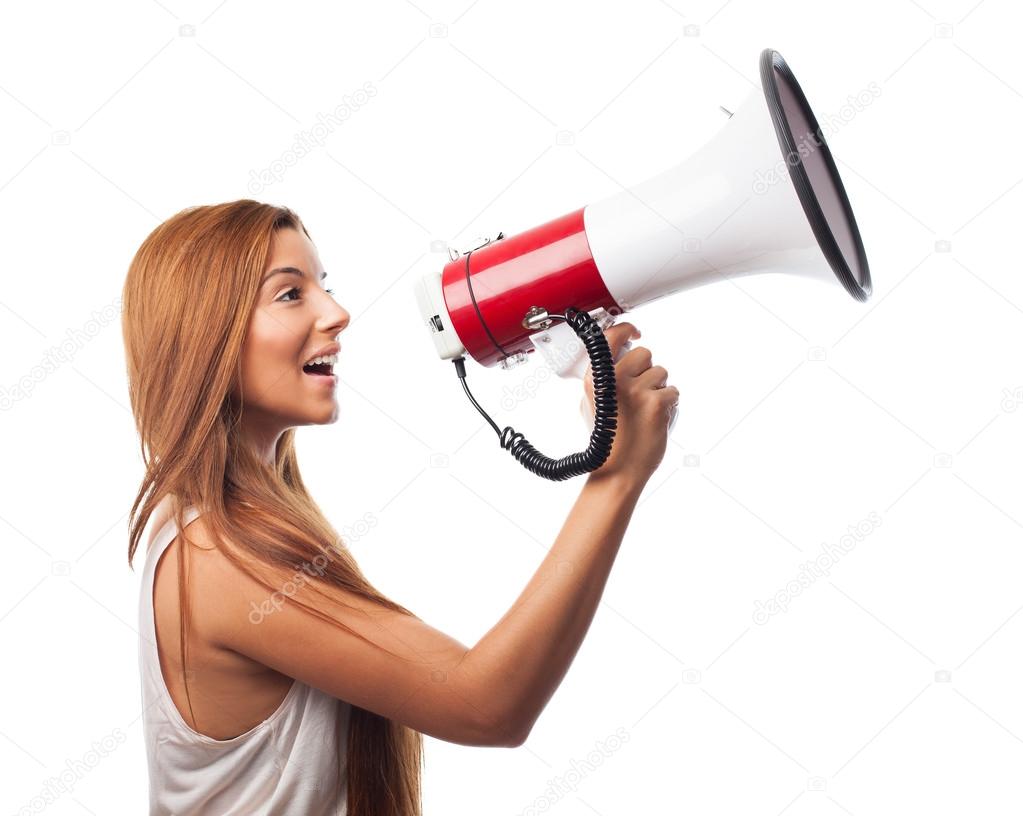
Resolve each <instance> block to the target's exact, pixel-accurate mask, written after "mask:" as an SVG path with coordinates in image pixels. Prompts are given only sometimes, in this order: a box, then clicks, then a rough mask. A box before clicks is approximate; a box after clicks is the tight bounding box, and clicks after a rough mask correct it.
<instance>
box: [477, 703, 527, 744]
mask: <svg viewBox="0 0 1023 816" xmlns="http://www.w3.org/2000/svg"><path fill="white" fill-rule="evenodd" d="M478 713H481V712H478ZM529 731H530V728H528V727H525V726H524V724H523V723H522V722H520V721H519V720H518V719H517V718H515V717H511V716H499V717H498V716H486V715H483V716H481V717H480V718H479V720H478V721H477V723H476V739H475V740H474V742H475V744H476V745H479V746H485V747H488V748H518V747H519V746H520V745H522V744H523V743H524V742H525V741H526V739H527V738H528V737H529Z"/></svg>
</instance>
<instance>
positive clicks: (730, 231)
mask: <svg viewBox="0 0 1023 816" xmlns="http://www.w3.org/2000/svg"><path fill="white" fill-rule="evenodd" d="M760 84H761V87H759V88H754V89H752V90H751V91H750V92H749V93H748V94H747V96H746V98H745V99H744V100H743V102H742V103H741V104H740V105H739V106H738V107H737V108H736V110H735V112H734V113H731V114H730V115H729V118H728V120H727V122H726V123H725V124H724V125H723V126H722V127H721V129H720V130H719V131H718V132H717V133H716V134H715V136H714V137H713V138H712V139H711V140H710V141H708V142H707V143H706V144H705V145H704V146H703V147H701V148H700V149H699V150H697V151H696V152H695V153H693V154H692V155H691V156H690V157H689V158H688V159H686V160H685V161H683V162H682V163H681V164H678V165H676V166H674V167H671V168H669V169H668V170H665V171H664V172H662V173H660V174H658V175H656V176H654V177H652V178H650V179H647V180H646V181H644V182H642V183H640V184H637V185H635V186H633V187H631V188H629V189H627V190H623V191H621V192H619V193H617V194H614V195H612V196H610V197H608V198H605V199H603V200H601V201H597V202H595V203H591V204H589V205H586V206H584V207H582V208H580V209H577V210H575V211H573V212H570V213H568V214H566V215H563V216H561V217H559V218H555V219H553V220H551V221H548V222H547V223H545V224H541V225H540V226H537V227H534V228H532V229H529V230H526V231H524V232H520V233H517V234H515V235H511V236H507V237H506V236H504V234H503V233H502V234H501V235H499V236H498V237H497V238H496V239H494V240H491V241H487V242H484V243H482V244H480V245H477V246H474V247H472V248H471V249H469V250H468V251H467V252H465V253H464V254H461V253H456V254H455V256H454V257H453V259H452V260H451V261H450V263H448V264H446V265H445V266H444V268H443V270H442V271H441V272H440V273H429V274H427V275H424V276H423V277H422V278H421V279H420V280H419V281H417V284H416V298H417V302H418V306H419V310H420V314H421V316H422V317H423V319H424V320H425V321H426V323H427V326H428V328H429V329H430V333H431V336H432V337H433V341H434V344H435V347H436V350H437V353H438V354H439V355H440V357H441V358H442V359H450V360H454V361H455V363H456V367H457V370H458V372H459V376H460V377H461V378H462V381H463V386H465V381H464V355H465V354H466V353H468V354H469V355H470V356H471V357H472V358H473V359H475V360H476V361H477V362H478V363H480V364H481V365H484V366H493V365H497V364H500V365H502V366H503V367H505V368H510V367H512V366H514V365H517V364H519V363H521V362H523V361H525V359H526V355H527V354H528V353H530V352H532V351H534V350H536V349H539V350H541V351H543V352H544V355H545V356H546V357H547V358H548V361H549V362H551V363H552V365H553V367H554V368H555V370H556V371H557V373H559V374H561V375H569V374H571V375H575V376H581V375H582V372H583V371H584V368H585V363H586V362H587V360H586V356H587V355H589V358H590V359H589V361H588V362H589V364H590V366H591V367H592V368H593V370H594V372H595V373H596V372H597V361H596V360H595V358H594V354H595V353H596V352H598V351H599V350H600V348H601V344H602V341H603V336H602V333H601V331H600V329H602V328H606V326H607V325H608V324H609V322H608V321H610V322H613V321H614V317H613V315H616V314H621V313H624V312H627V311H630V310H631V309H634V308H635V307H636V306H639V305H641V304H643V303H647V302H650V301H652V300H656V299H658V298H661V297H664V296H666V295H670V294H673V293H675V292H678V291H680V290H683V289H688V288H692V287H694V286H700V285H703V284H705V283H709V282H712V281H715V280H721V279H723V278H729V277H733V276H737V275H746V274H753V273H763V272H781V273H786V274H795V275H801V276H808V277H812V278H817V279H820V280H827V281H829V282H831V283H832V284H833V283H835V282H838V283H840V284H841V285H842V286H843V287H844V288H845V290H846V291H847V292H848V293H849V294H850V295H851V296H852V297H853V298H855V299H857V300H860V301H865V300H867V299H868V298H869V297H870V294H871V280H870V271H869V268H868V264H867V257H866V252H865V251H864V248H863V241H862V239H861V237H860V233H859V229H858V227H857V225H856V219H855V217H854V216H853V212H852V207H851V206H850V204H849V199H848V196H847V195H846V192H845V188H844V186H843V185H842V180H841V178H840V177H839V174H838V170H837V168H836V166H835V161H834V158H833V157H832V155H831V151H830V149H829V148H828V145H827V143H826V141H825V139H824V134H823V133H822V131H821V128H820V126H819V125H818V123H817V119H816V117H815V116H814V114H813V111H812V109H811V108H810V105H809V103H808V102H807V100H806V97H805V95H804V94H803V91H802V89H801V88H800V87H799V83H798V82H796V79H795V77H794V76H793V74H792V71H791V70H790V69H789V66H788V65H787V64H786V62H785V60H784V59H783V58H782V56H781V54H779V53H778V52H777V51H775V50H773V49H770V48H768V49H765V50H764V51H763V52H761V54H760ZM726 113H728V111H726ZM555 320H562V321H564V322H563V323H555V322H554V321H555ZM594 326H596V329H594ZM541 339H542V340H544V341H546V342H544V343H540V342H539V340H541ZM580 341H581V342H580ZM568 344H571V346H572V348H573V349H574V351H573V352H570V353H567V354H566V353H565V348H566V347H567V345H568ZM603 348H605V349H606V342H603ZM626 350H628V346H627V347H626V348H625V349H623V353H624V351H626ZM584 352H585V353H584ZM598 356H599V355H598ZM606 368H607V366H606V365H602V367H601V371H602V373H604V374H606ZM610 376H611V393H612V394H613V393H614V384H613V376H614V369H613V361H612V366H611V369H610ZM595 380H596V378H595ZM595 384H596V383H595ZM466 392H467V393H468V388H466ZM595 393H596V389H595ZM469 397H470V399H472V395H471V394H469ZM472 401H473V403H474V404H475V405H476V407H477V409H478V410H479V411H480V413H481V414H483V416H484V417H485V418H486V419H487V420H488V421H489V422H490V424H491V425H492V426H493V427H494V429H495V431H496V430H498V429H497V426H496V425H495V424H494V422H493V420H491V419H490V417H489V416H488V415H487V414H486V412H485V411H483V409H482V408H480V407H479V404H478V403H476V401H475V400H474V399H473V400H472ZM597 407H598V412H597V417H596V420H595V426H594V435H597V433H598V431H601V430H603V431H605V432H606V431H607V430H608V427H607V426H608V425H610V426H612V427H611V428H610V436H611V437H613V419H614V413H613V411H605V412H604V414H603V416H602V415H601V411H600V408H601V406H600V405H599V404H598V406H597ZM604 407H605V408H609V406H607V405H605V406H604ZM612 407H613V406H612ZM601 420H603V421H604V425H605V427H603V428H602V427H601ZM608 420H610V422H608ZM672 422H674V418H672ZM511 431H512V429H511V428H506V429H505V432H504V434H502V433H501V432H500V431H498V433H499V435H501V440H502V446H503V447H506V448H509V449H511V450H512V452H513V454H515V455H516V458H518V459H519V461H520V462H522V463H523V465H525V466H526V467H527V468H529V469H530V470H533V471H534V472H538V473H539V475H542V476H544V477H546V478H552V479H556V478H567V476H570V475H578V473H582V472H587V470H594V469H596V467H599V466H600V464H602V463H603V461H604V459H606V455H607V453H609V452H610V439H609V438H608V437H607V434H606V433H605V435H604V437H602V438H603V439H604V441H606V442H607V444H606V445H598V446H597V449H596V450H594V445H593V442H594V440H595V439H596V436H594V437H591V448H590V453H591V454H595V456H591V457H590V458H589V459H586V458H585V457H583V459H582V460H580V459H579V458H578V457H581V456H583V455H582V454H574V455H573V456H575V457H577V458H576V459H572V457H565V459H562V460H558V462H560V463H561V464H562V465H565V464H566V460H569V459H572V463H571V464H572V467H571V468H570V469H569V471H568V472H567V475H566V470H565V468H564V467H562V468H561V470H560V471H559V470H558V468H557V467H555V465H556V464H557V462H555V460H549V459H546V457H543V456H542V455H541V454H539V453H537V452H536V451H535V450H533V449H532V448H531V447H529V446H528V443H525V441H524V438H522V437H521V434H514V433H512V434H511V436H514V437H515V439H514V440H512V441H509V440H510V438H511V437H510V436H509V432H511ZM598 441H599V440H598ZM605 447H606V449H607V453H605V452H604V450H603V449H604V448H605ZM527 448H528V453H529V456H526V457H525V458H523V456H520V455H519V453H517V452H516V450H517V449H522V450H526V449H527ZM601 457H603V458H601ZM598 460H599V461H598ZM541 462H542V463H543V465H544V467H543V468H539V464H540V463H541ZM594 463H595V464H594ZM580 468H582V469H580ZM541 470H542V471H543V472H540V471H541ZM558 474H560V475H558Z"/></svg>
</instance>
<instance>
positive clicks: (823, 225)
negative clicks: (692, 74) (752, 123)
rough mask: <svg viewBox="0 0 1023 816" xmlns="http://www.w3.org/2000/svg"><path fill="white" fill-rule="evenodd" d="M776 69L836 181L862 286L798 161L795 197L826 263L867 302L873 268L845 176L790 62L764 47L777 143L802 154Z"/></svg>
mask: <svg viewBox="0 0 1023 816" xmlns="http://www.w3.org/2000/svg"><path fill="white" fill-rule="evenodd" d="M775 68H777V69H778V71H779V73H781V74H782V76H784V77H785V79H786V80H787V81H788V83H789V86H790V87H791V89H792V93H793V94H794V96H795V97H796V101H797V102H798V103H799V105H800V106H801V107H802V109H803V114H804V115H805V116H806V121H807V122H809V123H810V127H811V128H812V129H813V132H814V134H815V137H816V138H817V139H819V140H820V147H819V150H820V152H821V155H822V156H823V158H824V165H825V167H827V170H828V172H829V173H830V174H831V180H832V181H833V182H834V185H835V190H836V191H837V192H838V200H839V203H840V204H841V206H842V210H843V212H844V214H845V217H846V220H847V221H848V222H849V230H850V233H851V234H852V238H853V242H854V243H855V245H856V255H857V263H858V264H859V267H860V269H861V270H862V271H863V283H862V285H861V284H860V283H859V282H857V280H856V275H854V274H853V271H852V269H850V268H849V264H848V262H847V261H846V260H845V257H844V256H843V255H842V250H841V248H840V247H839V246H838V241H837V240H836V239H835V236H834V234H833V233H832V232H831V227H830V226H829V225H828V222H827V219H826V218H825V217H824V212H823V211H822V210H821V206H820V204H819V203H818V201H817V195H816V194H815V193H814V191H813V187H812V185H811V184H810V178H809V176H808V175H807V173H806V168H805V167H804V166H803V162H802V161H799V162H796V164H795V165H793V164H792V163H791V162H786V164H787V165H788V169H789V174H790V177H791V178H792V183H793V186H794V187H795V188H796V194H797V195H798V196H799V201H800V203H801V204H802V205H803V211H804V212H805V213H806V217H807V218H808V219H809V221H810V228H811V229H812V230H813V234H814V236H815V237H816V238H817V243H818V244H819V245H820V248H821V251H822V252H823V253H824V256H825V258H827V261H828V263H829V264H830V266H831V268H832V270H833V271H834V273H835V275H836V276H837V277H838V279H839V280H840V281H841V282H842V285H843V286H844V287H845V288H846V290H847V291H848V292H849V294H850V295H852V296H853V297H854V298H856V299H857V300H867V299H868V298H869V297H870V294H871V291H872V288H873V285H872V283H871V280H870V268H869V267H868V265H867V253H866V250H864V248H863V240H862V239H861V238H860V230H859V227H858V226H857V225H856V218H855V216H854V215H853V211H852V206H851V205H850V204H849V197H848V196H847V195H846V192H845V185H844V184H842V177H841V176H840V175H839V174H838V168H837V167H836V166H835V160H834V158H833V157H832V155H831V150H830V148H828V143H827V141H826V140H825V139H824V134H823V133H822V132H821V129H820V125H819V124H818V123H817V117H816V116H814V114H813V108H811V107H810V103H809V102H807V100H806V95H805V94H804V93H803V89H802V88H801V87H800V86H799V83H798V82H797V81H796V77H795V75H794V74H793V73H792V70H791V69H790V68H789V66H788V63H786V62H785V58H784V57H782V55H781V54H779V53H778V52H777V51H775V50H774V49H773V48H765V49H764V50H763V52H762V53H761V54H760V82H761V84H762V85H763V88H764V95H765V96H766V98H767V107H768V109H769V110H770V111H771V119H772V120H773V122H774V130H775V132H776V133H777V134H778V141H779V142H780V144H781V148H782V150H783V151H784V152H785V155H786V156H789V155H792V154H795V155H797V156H798V155H799V151H798V146H797V145H796V140H795V138H794V137H793V135H792V131H791V129H790V128H789V126H788V122H787V120H786V118H785V109H784V106H783V105H782V101H781V94H780V93H779V91H778V86H777V85H776V84H775V77H774V70H773V69H775Z"/></svg>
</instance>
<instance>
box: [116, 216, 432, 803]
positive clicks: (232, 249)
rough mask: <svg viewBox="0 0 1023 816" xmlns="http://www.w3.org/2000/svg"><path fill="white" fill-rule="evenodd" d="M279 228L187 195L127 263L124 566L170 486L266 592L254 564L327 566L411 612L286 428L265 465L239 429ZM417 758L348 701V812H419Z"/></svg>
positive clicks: (400, 728) (410, 743)
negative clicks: (349, 535)
mask: <svg viewBox="0 0 1023 816" xmlns="http://www.w3.org/2000/svg"><path fill="white" fill-rule="evenodd" d="M283 228H293V229H301V230H302V231H303V232H305V234H306V235H307V236H308V235H309V233H308V231H306V229H305V226H304V225H303V224H302V222H301V220H300V219H299V217H298V216H297V215H296V214H295V213H294V212H293V211H292V210H290V209H288V208H287V207H277V206H273V205H270V204H264V203H261V202H258V201H252V200H249V199H243V200H239V201H232V202H228V203H224V204H217V205H209V206H199V207H190V208H188V209H185V210H182V211H181V212H179V213H177V214H176V215H174V216H173V217H171V218H169V219H167V220H166V221H164V222H163V223H162V224H160V225H159V226H158V227H157V228H156V229H154V230H153V231H152V233H150V235H149V236H148V237H147V238H146V239H145V241H144V242H143V243H142V245H141V246H140V247H139V249H138V251H137V252H136V254H135V257H134V258H133V259H132V261H131V264H130V266H129V268H128V275H127V278H126V280H125V283H124V291H123V293H122V310H123V311H122V329H123V334H124V346H125V358H126V363H127V376H128V388H129V392H130V396H131V408H132V413H133V414H134V416H135V424H136V428H137V430H138V433H139V441H140V445H141V451H142V460H143V463H144V465H145V476H144V478H143V480H142V484H141V486H140V488H139V491H138V493H137V495H136V497H135V501H134V503H133V504H132V508H131V524H130V528H131V532H130V538H129V544H128V565H129V567H130V568H132V569H133V567H132V559H133V557H134V554H135V550H136V548H137V547H138V543H139V540H140V538H141V536H142V533H143V531H144V530H145V527H146V524H147V523H148V521H149V518H150V516H151V515H152V513H153V511H154V509H155V508H156V506H157V504H159V502H160V501H161V500H162V499H163V498H164V497H165V496H167V495H168V494H173V495H174V496H175V497H176V498H177V499H178V501H177V502H176V504H175V509H174V518H175V521H176V522H177V525H178V529H183V527H184V524H183V522H184V519H183V518H182V515H183V511H184V509H185V508H187V507H189V506H192V505H194V506H196V507H199V508H202V511H203V515H204V518H205V520H206V524H207V525H208V527H209V529H210V531H211V532H212V533H213V535H214V538H215V539H216V541H217V544H218V548H219V549H220V550H221V552H222V553H223V554H224V556H226V557H227V558H228V559H230V561H231V562H232V563H233V564H235V565H236V566H237V567H238V568H239V569H241V570H243V571H245V572H246V573H247V574H248V575H250V576H252V577H253V578H254V579H255V580H257V581H259V582H260V583H261V584H262V585H263V586H265V587H266V588H267V590H268V591H269V592H273V591H275V590H277V589H278V587H276V586H274V585H273V584H272V583H271V582H270V581H269V580H268V579H267V578H266V577H264V576H263V575H261V574H259V573H258V572H257V571H254V570H253V569H252V568H251V566H250V564H251V563H253V562H254V563H256V564H261V565H266V566H276V567H280V566H281V565H284V564H288V565H292V566H295V565H300V564H309V563H316V564H324V566H323V567H322V569H320V570H317V574H318V575H319V574H320V573H322V578H319V580H323V581H326V582H328V583H329V584H332V585H334V586H336V587H340V588H343V589H346V590H348V591H350V592H354V593H357V594H358V595H360V596H361V597H363V598H366V599H370V600H373V601H375V602H376V603H378V604H381V605H383V606H386V607H387V608H389V609H392V610H395V611H398V612H401V613H403V614H407V615H412V614H413V613H412V612H410V611H409V610H407V609H405V607H403V606H401V605H399V604H397V603H395V602H393V601H391V600H389V599H388V598H386V597H384V596H383V595H381V594H380V593H379V592H378V591H377V590H376V589H375V588H374V587H373V586H372V585H371V584H370V583H369V581H367V579H366V578H365V576H364V575H363V574H362V571H361V570H360V569H359V566H358V564H356V562H355V560H354V558H353V557H352V555H351V553H350V552H349V550H348V548H347V547H346V546H345V544H344V542H343V541H342V540H341V537H340V535H339V534H338V533H337V531H336V530H335V529H334V528H333V526H332V525H331V524H330V523H329V522H328V521H327V519H326V517H325V516H324V514H323V513H322V511H321V510H320V508H319V507H318V506H317V504H316V502H315V501H313V499H312V497H311V496H310V495H309V492H308V491H307V490H306V487H305V485H304V484H303V482H302V476H301V474H300V472H299V468H298V460H297V458H296V455H295V445H294V436H295V429H294V428H289V429H288V430H287V431H285V432H284V433H283V434H282V435H281V437H280V439H279V440H278V442H277V448H276V457H275V462H274V466H273V468H272V469H270V468H267V467H266V466H265V465H264V464H262V463H261V462H259V461H258V459H257V458H256V457H257V455H256V454H255V453H254V452H253V451H252V450H251V449H250V448H249V447H248V446H247V445H244V444H242V443H241V440H240V438H239V435H238V430H237V425H238V420H239V418H240V417H241V413H242V410H243V409H244V398H243V397H242V398H241V399H238V398H236V397H234V396H232V394H233V393H240V388H239V387H238V383H239V378H240V374H241V350H242V344H243V342H244V340H245V337H246V333H247V328H248V324H249V318H250V316H251V314H252V313H253V311H254V309H255V305H256V301H257V297H258V292H259V289H260V285H261V280H262V276H263V272H264V271H265V267H266V264H267V263H268V262H269V257H270V246H271V241H272V239H273V236H274V233H275V232H276V231H277V230H279V229H283ZM235 389H237V390H235ZM184 549H185V548H183V547H182V548H179V549H178V570H179V574H180V575H182V576H184V577H183V580H182V581H181V583H180V584H179V595H178V598H179V609H180V610H181V611H182V614H181V627H180V629H181V631H180V644H181V665H182V668H183V669H184V667H185V665H186V663H185V661H186V655H187V649H186V645H185V644H186V632H187V630H188V621H187V617H188V609H189V605H188V603H187V594H186V590H187V574H186V571H185V570H186V568H185V562H184V560H183V559H184ZM315 585H316V580H313V581H311V582H310V586H311V587H313V588H314V591H319V589H318V588H317V587H316V586H315ZM294 600H295V602H296V603H299V604H300V605H301V606H302V607H304V608H305V609H306V610H308V611H309V612H311V613H312V614H315V615H317V616H318V617H320V618H321V619H323V620H327V621H330V622H331V623H334V624H335V625H337V626H339V627H341V628H343V629H345V630H347V631H349V632H351V633H352V634H355V635H357V636H358V637H361V638H362V639H363V640H366V638H364V637H363V636H362V635H360V634H359V633H357V632H354V631H353V630H352V629H350V628H349V627H348V626H346V625H345V624H344V623H342V622H341V621H338V620H335V619H333V618H330V617H328V616H327V615H325V614H324V613H322V612H321V611H320V610H319V609H317V608H315V607H314V606H311V605H309V604H307V603H304V602H303V601H302V600H301V599H298V598H297V597H296V598H295V599H294ZM413 617H414V616H413ZM381 648H382V647H381ZM187 674H188V673H187V672H185V675H186V677H185V692H186V697H188V703H189V708H191V697H190V696H189V695H188V682H187ZM193 722H194V717H193ZM422 764H423V754H422V735H421V734H420V733H419V732H417V731H415V730H414V729H411V728H408V727H407V726H404V725H401V724H400V723H397V722H394V721H392V720H389V719H387V718H385V717H382V716H380V715H378V714H375V713H373V712H370V711H367V710H365V709H362V708H359V707H358V706H354V705H353V706H352V708H351V716H350V718H349V727H348V750H347V781H348V791H347V801H348V813H349V816H420V813H421V782H420V776H421V766H422Z"/></svg>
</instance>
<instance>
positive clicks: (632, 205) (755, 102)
mask: <svg viewBox="0 0 1023 816" xmlns="http://www.w3.org/2000/svg"><path fill="white" fill-rule="evenodd" d="M583 222H584V224H585V227H586V237H587V239H588V240H589V244H590V251H591V252H592V254H593V259H594V261H595V262H596V266H597V269H598V270H599V271H600V275H601V277H602V278H603V280H604V283H605V284H606V286H607V289H608V291H609V292H610V294H611V296H612V297H613V298H614V299H615V302H616V303H618V305H619V306H621V307H622V310H623V311H630V310H631V309H634V308H635V307H637V306H639V305H641V304H643V303H647V302H649V301H652V300H656V299H658V298H661V297H664V296H665V295H670V294H672V293H674V292H678V291H679V290H682V289H687V288H691V287H693V286H699V285H702V284H705V283H711V282H714V281H720V280H723V279H724V278H726V277H732V276H735V275H744V274H749V273H763V272H783V273H785V274H795V275H801V276H807V277H812V278H816V279H818V280H822V281H826V282H828V284H829V285H831V286H837V287H840V286H841V283H840V282H839V281H838V279H837V278H836V277H835V274H834V272H832V270H831V267H830V265H829V264H828V262H827V259H826V258H825V257H824V253H823V252H822V251H821V249H820V247H819V245H818V243H817V239H816V238H815V237H814V234H813V230H812V229H811V227H810V223H809V221H808V219H807V217H806V214H805V213H804V211H803V207H802V204H801V203H800V201H799V197H798V196H797V194H796V190H795V188H794V187H793V185H792V181H791V178H790V176H789V172H788V165H787V163H786V161H785V157H784V154H783V152H782V149H781V146H780V145H779V143H778V137H777V135H776V133H775V130H774V124H773V122H772V121H771V114H770V111H769V110H768V107H767V102H766V100H765V97H764V92H763V90H762V89H761V88H760V87H756V88H753V89H752V90H750V91H749V93H748V94H747V96H746V98H745V99H744V100H743V102H742V103H741V105H740V106H739V107H738V108H737V109H736V111H735V113H734V114H733V115H732V116H731V117H730V118H729V119H728V120H727V122H725V124H724V125H723V126H722V127H721V128H720V129H719V130H718V132H717V133H715V134H714V136H713V138H711V139H710V141H708V142H707V143H706V144H705V145H704V146H703V147H701V148H700V149H698V150H697V151H696V152H695V153H693V154H692V155H691V156H690V157H689V158H687V159H686V160H685V161H683V162H682V163H681V164H678V165H676V166H674V167H671V168H669V169H668V170H665V171H664V172H662V173H660V174H658V175H656V176H654V177H652V178H650V179H648V180H646V181H644V182H642V183H640V184H637V185H634V186H632V187H630V188H629V189H628V190H623V191H621V192H619V193H617V194H615V195H612V196H610V197H608V198H605V199H603V200H601V201H597V202H594V203H592V204H589V205H588V206H587V207H586V209H585V211H584V213H583Z"/></svg>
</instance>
